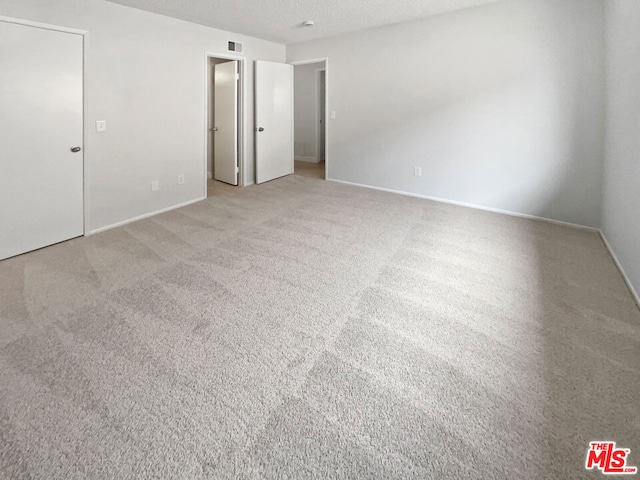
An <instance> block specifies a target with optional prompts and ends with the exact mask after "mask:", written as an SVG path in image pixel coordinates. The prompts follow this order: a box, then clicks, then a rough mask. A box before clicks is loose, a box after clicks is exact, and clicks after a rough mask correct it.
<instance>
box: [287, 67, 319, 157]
mask: <svg viewBox="0 0 640 480" xmlns="http://www.w3.org/2000/svg"><path fill="white" fill-rule="evenodd" d="M319 68H324V62H322V63H309V64H305V65H295V66H294V67H293V78H294V84H293V89H294V97H293V102H294V142H295V149H294V153H295V158H296V160H303V161H307V162H316V163H317V162H318V161H319V159H318V91H317V81H318V79H317V77H318V69H319Z"/></svg>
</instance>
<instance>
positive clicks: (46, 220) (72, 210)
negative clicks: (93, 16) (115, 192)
mask: <svg viewBox="0 0 640 480" xmlns="http://www.w3.org/2000/svg"><path fill="white" fill-rule="evenodd" d="M82 42H83V39H82V36H81V35H76V34H71V33H62V32H57V31H53V30H46V29H43V28H35V27H29V26H24V25H17V24H13V23H6V22H2V21H0V259H3V258H7V257H12V256H14V255H18V254H20V253H24V252H28V251H30V250H35V249H37V248H41V247H44V246H46V245H51V244H53V243H57V242H61V241H63V240H68V239H70V238H73V237H77V236H80V235H82V234H83V223H84V221H83V208H84V207H83V160H82V158H83V153H82V151H81V147H82ZM74 147H75V148H74ZM72 149H73V150H76V151H75V152H73V151H72Z"/></svg>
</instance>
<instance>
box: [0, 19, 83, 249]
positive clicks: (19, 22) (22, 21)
mask: <svg viewBox="0 0 640 480" xmlns="http://www.w3.org/2000/svg"><path fill="white" fill-rule="evenodd" d="M0 22H5V23H14V24H16V25H24V26H26V27H34V28H42V29H43V30H52V31H54V32H62V33H69V34H72V35H79V36H80V37H81V38H82V234H83V236H85V237H86V236H87V235H90V233H91V232H89V231H87V225H89V219H88V216H89V209H90V200H89V190H90V188H89V186H90V176H89V170H90V165H89V163H88V162H87V126H86V115H85V114H86V112H87V108H88V105H87V94H86V93H87V85H86V83H85V78H86V69H87V51H88V50H89V48H88V46H89V31H88V30H80V29H77V28H69V27H63V26H60V25H53V24H51V23H42V22H33V21H31V20H25V19H22V18H15V17H6V16H4V15H0Z"/></svg>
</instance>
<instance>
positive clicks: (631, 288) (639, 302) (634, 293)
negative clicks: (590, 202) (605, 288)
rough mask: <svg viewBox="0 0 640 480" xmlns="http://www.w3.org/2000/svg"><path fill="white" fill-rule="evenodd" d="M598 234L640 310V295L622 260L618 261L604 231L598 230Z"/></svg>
mask: <svg viewBox="0 0 640 480" xmlns="http://www.w3.org/2000/svg"><path fill="white" fill-rule="evenodd" d="M598 233H600V238H602V242H603V243H604V246H605V247H607V250H608V251H609V254H610V255H611V258H612V259H613V263H615V264H616V267H618V270H620V274H621V275H622V278H623V279H624V283H626V284H627V288H629V291H630V292H631V295H632V296H633V299H634V300H635V301H636V305H637V306H638V308H640V295H638V292H637V290H636V289H635V287H634V286H633V283H631V279H630V278H629V276H628V275H627V272H625V271H624V267H623V266H622V263H620V260H618V256H617V255H616V254H615V252H614V251H613V247H611V244H610V243H609V241H608V240H607V237H606V236H605V234H604V232H603V231H602V230H598Z"/></svg>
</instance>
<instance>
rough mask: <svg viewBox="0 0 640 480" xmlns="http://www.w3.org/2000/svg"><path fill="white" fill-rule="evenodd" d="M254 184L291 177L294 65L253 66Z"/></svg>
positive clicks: (264, 64)
mask: <svg viewBox="0 0 640 480" xmlns="http://www.w3.org/2000/svg"><path fill="white" fill-rule="evenodd" d="M255 80H256V99H255V104H256V183H263V182H267V181H269V180H273V179H274V178H278V177H282V176H284V175H290V174H292V173H293V65H287V64H285V63H274V62H262V61H257V62H256V74H255Z"/></svg>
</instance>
